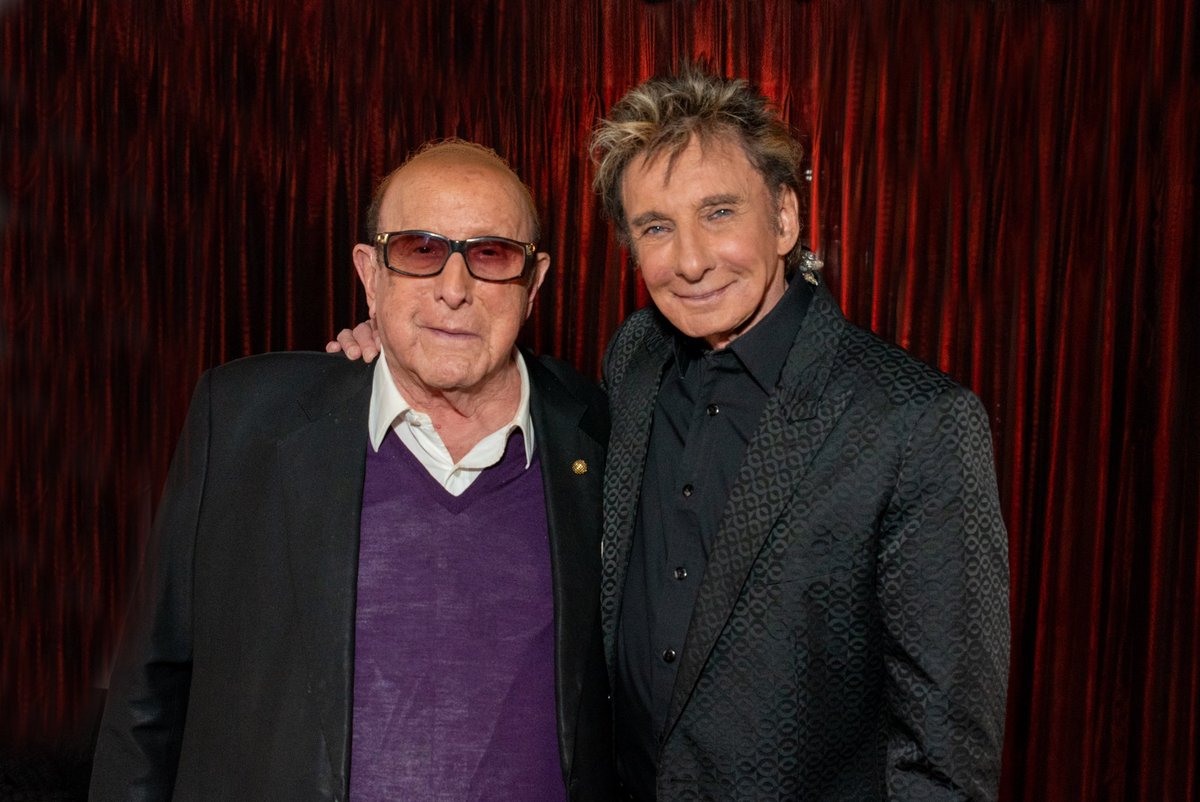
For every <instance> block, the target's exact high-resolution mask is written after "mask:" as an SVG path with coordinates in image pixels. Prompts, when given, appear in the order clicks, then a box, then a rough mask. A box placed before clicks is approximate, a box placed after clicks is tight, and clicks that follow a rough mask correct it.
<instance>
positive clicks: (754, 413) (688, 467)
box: [614, 277, 812, 799]
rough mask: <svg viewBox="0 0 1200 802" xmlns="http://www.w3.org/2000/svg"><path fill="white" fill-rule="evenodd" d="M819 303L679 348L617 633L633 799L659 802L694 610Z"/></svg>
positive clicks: (622, 751)
mask: <svg viewBox="0 0 1200 802" xmlns="http://www.w3.org/2000/svg"><path fill="white" fill-rule="evenodd" d="M811 298H812V285H810V284H809V283H808V282H806V281H804V280H803V279H800V278H799V277H796V278H794V279H793V281H792V283H791V285H790V286H789V287H788V290H787V292H785V293H784V296H783V298H781V299H780V301H779V303H778V304H776V306H775V308H774V309H772V310H771V311H770V312H769V313H768V314H767V315H766V316H765V317H764V318H763V319H762V320H760V321H759V322H758V323H757V324H756V325H754V326H753V327H752V328H751V329H750V330H749V331H747V332H746V333H745V334H743V335H742V336H741V337H738V338H737V339H736V340H734V341H733V342H732V343H731V344H730V345H729V346H728V347H726V348H723V349H721V350H720V351H706V350H704V344H703V343H702V342H700V341H696V340H689V339H687V338H684V337H682V336H677V337H676V339H675V343H674V357H673V359H672V360H671V361H670V362H669V363H668V365H667V367H666V373H665V374H664V376H663V380H662V386H661V387H660V388H659V393H658V401H657V404H656V406H655V409H654V423H653V428H652V429H651V432H650V444H649V448H648V450H647V454H646V470H645V474H644V476H643V477H642V492H641V496H640V498H639V500H638V516H637V523H636V524H635V526H634V535H633V548H632V551H631V553H630V558H629V568H628V573H627V574H626V577H625V588H624V592H623V594H622V597H621V598H622V602H621V613H620V621H619V624H618V631H617V683H616V688H615V692H616V693H615V697H614V703H615V705H616V720H617V733H616V735H617V750H618V762H619V764H620V771H621V775H622V777H623V779H624V781H625V784H626V787H627V788H628V789H629V790H630V791H631V792H633V793H634V794H635V795H637V796H639V797H641V798H644V799H653V798H654V775H655V760H656V758H657V755H658V745H659V740H660V738H661V736H662V730H663V727H664V726H665V724H666V718H667V707H668V705H669V704H670V700H671V691H672V688H673V687H674V685H675V674H676V671H677V670H678V663H677V656H678V655H679V654H680V653H682V651H683V644H684V639H685V637H686V635H687V629H688V624H689V623H690V621H691V618H692V608H693V607H694V606H695V603H696V594H697V591H698V590H699V587H700V581H701V580H702V579H703V578H704V569H705V566H706V565H707V563H708V552H709V549H710V547H711V546H712V542H713V538H714V537H715V536H716V534H717V529H718V527H719V526H720V523H721V514H722V511H723V509H724V506H725V500H726V499H727V498H728V497H729V492H730V490H731V489H732V488H733V483H734V481H735V480H736V479H737V474H738V470H739V468H740V467H741V463H742V457H743V455H744V453H745V451H746V445H747V443H749V442H750V438H751V437H752V436H753V434H754V431H755V429H756V428H757V427H758V422H759V417H760V416H761V415H762V411H763V407H765V406H766V403H767V398H768V397H769V396H770V394H771V393H772V392H773V391H774V389H775V386H776V384H777V383H778V381H779V374H780V372H781V371H782V369H783V363H784V362H785V361H786V359H787V355H788V352H789V351H790V350H791V347H792V342H793V340H795V337H796V333H797V332H798V331H799V329H800V323H801V321H802V320H803V319H804V313H805V311H806V310H807V309H808V303H809V301H810V300H811Z"/></svg>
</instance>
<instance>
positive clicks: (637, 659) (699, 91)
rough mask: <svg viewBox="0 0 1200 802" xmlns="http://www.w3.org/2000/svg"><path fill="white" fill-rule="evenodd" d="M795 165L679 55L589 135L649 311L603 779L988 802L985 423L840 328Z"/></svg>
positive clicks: (739, 93) (609, 533)
mask: <svg viewBox="0 0 1200 802" xmlns="http://www.w3.org/2000/svg"><path fill="white" fill-rule="evenodd" d="M800 155H801V151H800V146H799V145H798V144H797V143H796V141H795V139H794V138H793V137H792V136H791V134H790V133H789V132H788V130H787V127H786V126H785V125H784V123H783V122H782V121H781V120H780V119H779V117H778V115H777V114H776V113H775V112H774V111H773V110H772V109H771V108H770V106H769V104H768V103H767V101H766V100H765V98H763V97H762V96H761V95H760V94H758V93H757V92H755V91H754V90H752V89H751V88H750V87H749V86H748V85H747V84H746V83H745V82H744V81H734V80H724V79H721V78H717V77H714V76H712V75H709V74H706V73H705V72H704V71H702V70H700V69H696V68H687V69H684V70H682V71H681V72H680V74H678V75H675V76H672V77H670V78H667V79H661V80H651V81H648V82H646V83H644V84H642V85H640V86H638V87H636V88H634V89H632V90H631V91H630V92H629V93H627V94H626V95H625V97H624V98H622V99H621V100H620V101H619V102H618V103H617V104H616V105H615V106H614V107H613V109H612V111H611V113H610V115H609V117H608V119H607V120H604V121H602V123H601V124H600V126H599V127H598V129H597V131H596V133H595V135H594V138H593V156H594V158H595V160H596V167H597V170H596V181H595V185H596V189H597V191H598V192H599V193H600V195H601V196H602V198H603V200H604V205H605V207H606V209H607V211H608V213H609V216H610V217H611V219H612V220H613V222H614V224H615V226H616V228H617V232H618V235H619V236H620V237H621V239H622V240H623V241H624V242H625V244H626V245H627V246H628V247H629V249H630V251H631V253H632V255H633V257H634V259H635V260H636V263H637V266H638V269H639V270H640V271H641V274H642V277H643V279H644V280H645V284H646V288H647V289H648V290H649V293H650V296H651V299H652V300H653V302H654V307H653V308H650V309H645V310H642V311H639V312H637V313H635V314H634V315H633V316H632V317H630V319H629V320H628V321H626V322H625V324H624V325H623V326H622V327H621V328H620V330H619V331H618V332H617V334H616V336H615V337H614V338H613V341H612V343H611V344H610V345H609V348H608V353H607V355H606V357H605V382H606V387H607V390H608V394H609V405H610V410H611V414H612V417H613V430H612V437H611V439H610V442H609V461H608V467H607V469H606V476H605V482H604V578H603V583H602V621H603V629H604V641H605V652H606V657H607V663H608V668H609V675H610V681H611V684H612V686H613V691H614V695H613V700H614V705H615V721H616V730H615V733H614V737H615V743H616V750H617V762H618V770H619V772H620V775H621V779H622V781H623V784H624V787H625V793H626V795H627V796H628V797H632V798H634V799H640V800H652V799H655V798H658V799H662V800H674V799H722V800H725V799H730V800H741V799H804V800H830V802H833V800H883V799H889V800H892V799H894V800H925V799H931V800H932V799H938V800H941V799H946V800H950V799H955V800H958V799H979V800H986V799H993V798H994V797H995V795H996V791H997V785H998V779H999V771H1000V754H1001V745H1002V742H1003V730H1004V709H1005V690H1006V685H1007V670H1008V647H1009V644H1008V640H1009V624H1008V547H1007V537H1006V534H1005V531H1004V525H1003V522H1002V521H1001V519H1000V513H999V502H998V498H997V493H996V482H995V475H994V467H993V461H992V451H991V438H990V433H989V429H988V421H987V416H986V414H985V412H984V410H983V408H982V407H981V405H980V403H979V401H978V399H976V398H975V397H974V396H973V395H972V394H971V393H970V392H968V391H967V390H965V389H964V388H962V387H960V386H959V385H957V384H955V383H954V382H953V381H951V380H950V379H949V378H947V377H946V376H945V375H943V374H941V373H939V372H938V371H936V370H934V369H933V368H931V367H929V366H927V365H924V364H922V363H920V362H918V361H917V360H915V359H913V358H912V357H911V356H909V355H907V354H906V353H904V352H903V351H902V350H900V349H899V348H896V347H895V346H892V345H889V344H887V343H885V342H883V341H881V340H880V339H878V338H877V337H875V336H874V335H872V334H870V333H869V332H866V331H864V330H862V329H860V328H858V327H856V326H853V325H851V324H850V323H848V322H847V321H846V320H845V318H844V317H843V316H842V314H841V312H840V310H839V309H838V307H837V305H836V303H835V301H834V299H833V297H832V296H831V295H830V293H829V291H828V290H827V289H826V288H825V286H824V285H823V284H822V283H821V281H820V279H819V277H818V276H817V275H816V274H815V273H814V271H813V270H812V269H811V266H810V265H809V264H808V263H806V262H805V261H804V260H803V259H802V258H801V254H802V253H803V250H802V248H801V246H800V241H799V234H800V219H801V215H800V199H801V198H802V197H803V195H802V185H801V180H800V168H799V164H800ZM353 338H357V343H353V344H352V342H351V340H352V339H353ZM370 339H371V335H370V330H369V327H368V326H360V327H359V328H358V329H356V330H355V332H354V333H353V335H351V333H350V332H347V331H344V332H342V334H341V335H340V336H339V340H340V342H341V343H342V345H343V346H344V347H346V349H347V351H349V352H351V355H355V354H357V353H358V352H359V348H360V346H361V347H362V351H363V352H365V353H366V354H367V355H369V354H370V353H371V351H372V350H373V349H372V347H371V344H370Z"/></svg>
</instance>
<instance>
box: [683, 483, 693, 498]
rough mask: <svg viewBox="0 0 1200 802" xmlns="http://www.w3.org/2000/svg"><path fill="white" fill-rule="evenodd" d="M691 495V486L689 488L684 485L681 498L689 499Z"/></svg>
mask: <svg viewBox="0 0 1200 802" xmlns="http://www.w3.org/2000/svg"><path fill="white" fill-rule="evenodd" d="M691 495H692V486H691V485H684V486H683V497H684V498H688V497H689V496H691Z"/></svg>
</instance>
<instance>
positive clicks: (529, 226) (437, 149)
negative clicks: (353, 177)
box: [367, 138, 542, 242]
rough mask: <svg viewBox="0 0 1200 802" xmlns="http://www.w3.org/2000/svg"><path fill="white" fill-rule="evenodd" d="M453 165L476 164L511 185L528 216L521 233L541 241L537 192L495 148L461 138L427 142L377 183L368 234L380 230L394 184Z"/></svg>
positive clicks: (369, 218) (372, 200) (525, 216)
mask: <svg viewBox="0 0 1200 802" xmlns="http://www.w3.org/2000/svg"><path fill="white" fill-rule="evenodd" d="M453 167H473V168H476V169H479V170H482V171H485V172H487V173H491V174H492V175H494V176H495V178H496V180H497V181H500V182H502V183H505V184H508V185H510V186H509V188H510V190H511V192H512V194H513V195H514V196H515V197H517V198H519V203H520V204H521V205H522V206H523V207H524V209H523V210H522V213H523V216H524V218H525V220H526V231H524V232H522V234H521V236H522V237H527V238H528V241H530V242H537V241H538V240H539V239H540V238H541V235H542V232H541V222H540V221H539V220H538V214H537V208H536V207H535V206H534V203H533V195H532V194H531V193H530V192H529V188H528V187H527V186H525V184H524V183H522V181H521V179H520V178H519V177H518V176H517V174H516V173H515V172H514V171H513V169H512V168H511V167H510V166H509V165H508V162H506V161H505V160H504V159H503V158H501V157H500V154H498V153H496V151H494V150H492V149H491V148H488V147H484V146H483V145H477V144H475V143H474V142H467V141H466V140H464V139H457V138H455V139H444V140H439V141H434V142H427V143H425V144H424V145H422V146H421V147H420V148H418V149H417V150H415V151H414V152H413V153H412V154H411V155H409V157H408V159H406V160H405V162H404V163H403V164H401V165H400V166H399V167H397V168H396V169H395V170H393V171H392V172H390V173H388V174H387V175H386V176H384V178H383V180H382V181H380V182H379V184H378V186H376V187H375V193H374V194H373V195H372V196H371V204H370V205H369V206H368V207H367V236H368V238H369V237H371V236H373V235H375V234H376V233H378V232H379V231H380V228H379V214H380V209H382V208H383V202H384V197H385V196H386V195H387V194H388V190H389V189H390V188H392V187H393V185H395V184H397V183H399V182H402V181H404V180H405V177H406V175H407V176H412V175H413V174H424V173H426V171H435V172H436V171H437V170H439V169H445V168H453Z"/></svg>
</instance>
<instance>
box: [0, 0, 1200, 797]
mask: <svg viewBox="0 0 1200 802" xmlns="http://www.w3.org/2000/svg"><path fill="white" fill-rule="evenodd" d="M1198 13H1200V12H1198V11H1197V9H1196V8H1195V4H1193V3H1190V2H1186V1H1185V0H1174V1H1169V0H1146V2H1140V3H1136V4H1135V3H1125V4H1108V3H1102V2H1099V0H1092V2H1087V1H1084V2H1075V3H1047V4H1039V3H1017V2H990V3H985V2H962V3H935V4H930V3H924V2H920V1H919V0H892V1H891V2H888V3H853V2H848V1H847V0H829V1H828V2H820V1H818V2H799V1H798V0H763V1H762V2H751V0H688V1H686V2H685V1H684V0H676V1H675V2H656V3H650V2H642V1H641V0H603V2H594V3H579V4H574V3H528V2H518V1H517V0H492V1H491V2H480V3H476V2H465V0H451V2H435V0H428V1H427V2H408V3H372V2H367V1H366V0H352V1H350V2H347V1H345V0H343V1H341V2H337V1H335V0H304V2H298V3H273V2H265V1H264V0H230V2H224V3H212V4H206V3H191V2H167V3H158V2H153V3H152V2H149V0H131V1H130V2H126V3H111V4H110V3H74V2H69V0H40V1H39V2H33V0H26V2H8V3H0V64H2V67H0V69H2V72H0V109H2V116H0V255H2V260H3V262H2V264H3V272H2V275H0V282H2V284H0V286H2V288H3V300H2V306H0V314H2V318H0V336H2V337H3V339H2V340H0V384H2V386H3V387H4V389H5V392H4V397H5V400H6V403H5V404H4V405H3V409H0V431H2V432H3V438H4V439H3V447H2V449H0V451H2V452H3V456H2V457H0V459H2V460H3V462H2V463H0V464H2V465H3V472H2V474H0V487H2V488H3V489H2V490H0V494H2V496H0V502H2V503H0V526H2V528H3V532H2V539H0V542H2V543H3V545H2V546H0V553H2V554H3V555H4V559H3V561H2V562H0V624H2V625H3V630H2V631H3V632H4V646H3V649H2V655H0V693H2V694H3V696H2V697H0V710H3V711H4V712H2V713H0V717H2V718H3V719H4V720H5V721H6V722H7V724H6V727H5V729H6V730H7V732H5V733H4V735H5V736H7V737H6V738H5V739H3V741H4V742H5V743H15V744H30V743H46V742H50V743H53V742H54V741H55V740H56V739H61V738H62V737H63V734H64V733H72V732H77V731H80V730H83V731H86V728H87V727H88V726H90V724H89V723H90V722H91V721H92V720H93V719H92V718H91V717H92V716H93V715H94V710H93V709H92V708H91V707H90V706H89V705H90V704H91V700H92V699H93V698H94V697H93V695H92V694H91V692H90V689H91V688H92V686H94V685H95V684H97V683H99V682H102V681H103V676H104V673H105V666H106V664H107V661H108V659H109V657H110V656H111V653H112V649H113V646H114V643H115V637H116V634H117V631H118V628H119V623H120V617H121V615H122V611H123V606H124V603H125V602H126V600H127V599H128V596H129V593H130V590H131V584H132V578H133V576H134V571H135V570H136V564H137V561H138V557H139V554H140V549H141V547H142V544H143V543H144V539H145V536H146V533H147V530H148V527H149V520H150V518H151V515H152V510H153V506H154V503H155V499H156V497H157V494H158V492H159V490H160V489H161V485H162V482H163V479H164V476H165V471H166V466H167V461H168V459H169V457H170V454H171V451H172V448H173V446H174V440H175V438H176V436H177V434H178V431H179V428H180V426H181V424H182V420H183V416H184V412H185V411H186V407H187V403H188V399H189V396H190V392H191V388H192V386H193V385H194V383H195V381H196V379H197V378H198V377H199V375H200V373H201V372H202V371H203V370H204V369H205V368H207V367H210V366H212V365H215V364H218V363H221V362H224V361H227V360H230V359H235V358H238V357H240V356H244V355H247V354H251V353H257V352H261V351H266V350H280V349H296V348H305V349H319V348H321V347H322V346H323V344H324V342H325V341H326V340H327V339H328V338H329V336H330V335H331V334H332V333H333V332H334V331H335V330H337V329H339V328H341V327H343V326H346V325H350V324H352V323H354V322H355V321H357V320H360V319H362V317H363V316H364V315H365V304H364V302H363V300H362V298H361V292H360V290H359V289H358V286H357V282H356V279H355V276H354V272H353V267H352V265H351V261H350V258H349V257H350V249H351V247H352V245H353V244H354V242H355V241H357V239H358V238H359V237H361V236H362V233H363V232H362V230H361V229H362V213H363V210H364V207H365V205H366V202H367V200H368V198H369V195H370V193H371V190H372V188H373V186H374V183H375V182H376V181H377V180H378V179H379V178H380V177H381V176H382V175H384V174H385V173H386V172H387V171H388V170H389V169H390V168H391V167H393V166H395V165H396V164H397V163H398V162H399V161H400V160H402V159H403V158H404V156H405V154H406V153H407V152H408V151H409V150H410V149H412V148H414V147H416V146H417V145H419V144H421V143H422V142H424V141H425V140H427V139H430V138H435V137H446V136H461V137H465V138H468V139H473V140H476V141H479V142H482V143H484V144H486V145H489V146H491V147H494V148H495V149H496V150H497V151H499V152H500V153H501V154H502V155H503V156H505V157H506V158H508V159H509V160H510V161H511V162H512V163H513V165H514V167H515V168H516V169H517V171H518V172H519V173H520V174H521V176H522V177H523V178H524V179H525V180H526V181H527V182H528V183H529V184H530V186H531V187H532V189H533V192H534V196H535V199H536V201H537V203H538V206H539V208H540V209H541V210H542V213H543V222H544V230H545V236H544V237H543V243H542V245H543V246H544V247H545V248H546V249H548V251H549V252H550V254H551V255H552V257H553V266H552V269H551V270H552V272H551V275H550V277H549V279H548V281H547V284H546V286H545V287H544V289H543V290H542V295H541V297H540V299H539V302H538V305H537V307H536V309H535V311H534V315H533V318H532V320H531V321H530V323H529V325H528V326H527V328H526V330H525V332H524V334H523V341H524V342H526V343H527V344H529V345H531V346H533V347H534V348H535V349H537V350H539V351H542V352H547V353H551V354H554V355H557V356H561V357H563V358H565V359H567V360H568V361H570V362H572V363H574V364H575V365H576V366H577V367H578V368H579V369H580V370H582V371H583V372H584V373H586V374H589V375H591V376H594V377H598V376H599V371H600V364H601V356H602V353H603V347H604V344H605V343H606V341H607V339H608V337H609V336H610V335H611V334H612V332H613V331H614V330H615V328H616V326H617V325H618V324H619V322H620V321H621V320H622V319H623V318H624V317H625V316H626V315H628V314H629V313H630V312H632V311H633V310H635V309H637V308H639V307H640V306H642V305H644V304H645V303H647V301H648V299H647V296H646V293H645V290H644V288H643V287H642V285H641V284H640V281H639V279H638V277H637V274H636V272H635V270H634V269H633V267H632V266H631V264H630V262H629V260H628V258H627V257H626V255H625V254H623V253H622V251H621V249H620V248H619V246H618V244H617V242H616V240H615V238H614V237H613V236H612V234H611V232H610V229H609V226H608V224H607V222H606V221H605V220H604V219H603V217H602V213H601V209H600V204H599V202H598V200H597V199H596V198H595V196H594V195H593V194H592V192H591V191H590V188H589V185H590V181H591V176H592V171H591V167H590V164H589V163H588V161H587V155H586V151H587V140H588V135H589V132H590V130H591V128H592V127H593V125H594V123H595V121H596V120H597V118H598V117H600V116H602V115H603V114H604V113H605V111H606V110H607V109H608V108H609V107H610V106H611V105H612V103H613V102H614V101H615V100H616V99H617V98H619V97H620V96H621V95H622V94H623V93H624V92H625V91H626V90H627V89H628V88H629V87H631V86H632V85H634V84H635V83H637V82H639V81H641V80H642V79H644V78H646V77H648V76H650V75H653V74H656V73H660V72H665V71H668V70H670V69H671V68H672V67H673V66H674V65H676V64H678V63H679V61H680V60H681V59H684V58H697V57H698V58H703V59H706V60H707V61H708V62H709V63H710V64H712V65H715V66H716V67H717V68H719V69H721V70H723V71H724V72H726V73H728V74H731V75H737V76H744V77H747V78H749V79H750V80H752V81H753V82H754V83H756V84H758V85H759V86H761V87H762V88H763V89H764V91H765V92H766V93H767V94H768V95H769V96H771V97H772V98H773V99H775V101H776V102H777V103H778V104H779V107H780V109H781V110H782V111H783V113H784V115H785V117H786V118H787V119H788V120H789V121H790V123H791V124H792V125H793V126H794V127H795V129H796V131H797V133H798V134H799V136H800V138H801V141H802V142H803V143H804V144H805V146H806V149H807V150H808V163H807V166H808V167H809V168H810V170H811V182H810V184H809V192H808V193H807V194H808V197H807V199H806V200H807V203H808V208H807V212H806V215H805V220H806V231H805V232H804V235H803V236H804V237H805V238H806V240H807V241H808V243H809V244H810V245H811V246H812V247H813V248H814V249H815V250H817V251H818V252H819V253H820V255H821V257H822V258H823V259H824V261H825V265H826V267H825V275H826V278H827V280H828V282H829V283H830V285H831V287H832V288H833V290H834V293H835V295H836V297H837V298H838V299H839V301H840V302H841V304H842V306H843V308H844V310H845V311H846V314H847V316H848V317H849V318H850V319H851V320H853V321H855V322H856V323H859V324H860V325H863V326H865V327H868V328H870V329H872V330H874V331H876V332H878V333H879V334H880V335H881V336H883V337H885V338H887V339H889V340H893V341H895V342H898V343H899V344H900V345H902V346H903V347H905V348H907V349H909V350H910V351H912V352H914V353H915V354H916V355H917V356H919V357H921V358H922V359H924V360H926V361H929V362H931V363H933V364H935V365H937V366H938V367H939V368H941V369H942V370H944V371H946V372H947V373H949V374H950V375H952V376H953V377H955V378H956V379H957V380H959V381H961V382H962V383H964V384H966V385H968V386H970V387H971V388H972V389H973V390H974V391H975V392H976V393H977V394H978V395H979V396H980V397H981V399H982V400H983V402H984V404H985V405H986V407H987V409H988V411H989V413H990V415H991V420H992V428H993V432H994V439H995V445H996V458H997V470H998V478H999V481H1000V490H1001V496H1002V500H1003V504H1004V515H1005V519H1006V521H1007V524H1008V527H1009V532H1010V539H1011V559H1012V569H1013V574H1012V576H1013V585H1012V616H1013V633H1014V634H1013V639H1014V641H1013V664H1012V672H1011V680H1010V699H1009V714H1008V728H1007V742H1006V753H1005V768H1004V778H1003V795H1004V798H1005V799H1011V800H1024V799H1046V800H1068V799H1088V800H1105V799H1171V800H1200V775H1198V772H1197V768H1196V761H1195V755H1197V754H1200V654H1198V650H1200V614H1198V613H1197V610H1200V582H1198V576H1200V549H1198V548H1197V539H1198V535H1200V427H1197V425H1196V423H1195V417H1196V413H1195V411H1194V410H1195V408H1196V406H1197V403H1200V387H1198V383H1200V378H1198V370H1197V367H1198V366H1200V353H1197V351H1198V347H1197V342H1200V331H1198V324H1197V317H1198V315H1197V309H1198V306H1200V288H1198V287H1197V280H1198V279H1197V271H1196V262H1197V256H1198V235H1197V225H1196V220H1197V217H1198V208H1197V197H1196V194H1197V187H1198V186H1200V155H1198V151H1200V148H1198V146H1197V144H1196V143H1197V141H1200V139H1198V137H1200V134H1198V133H1197V132H1198V131H1200V90H1198V87H1197V82H1198V81H1200V54H1198V52H1197V44H1198V43H1200V22H1198V21H1197V16H1198Z"/></svg>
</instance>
